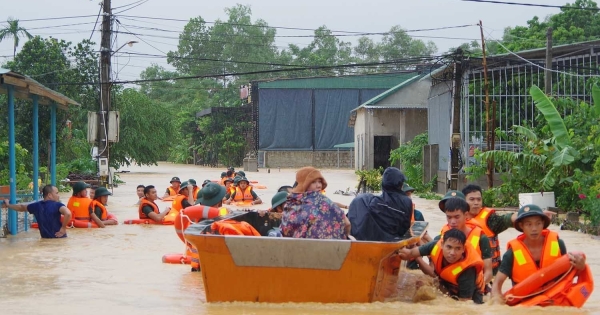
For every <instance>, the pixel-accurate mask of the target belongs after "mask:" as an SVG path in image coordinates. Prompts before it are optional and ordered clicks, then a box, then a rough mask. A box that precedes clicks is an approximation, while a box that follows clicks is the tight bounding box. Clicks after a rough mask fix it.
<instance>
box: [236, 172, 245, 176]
mask: <svg viewBox="0 0 600 315" xmlns="http://www.w3.org/2000/svg"><path fill="white" fill-rule="evenodd" d="M237 174H238V175H240V176H242V177H246V173H245V172H244V171H239V172H237Z"/></svg>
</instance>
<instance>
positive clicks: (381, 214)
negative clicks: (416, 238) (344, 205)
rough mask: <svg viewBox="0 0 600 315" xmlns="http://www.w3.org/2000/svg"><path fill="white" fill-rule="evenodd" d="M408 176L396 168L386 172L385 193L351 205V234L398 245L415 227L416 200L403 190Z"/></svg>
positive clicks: (364, 239) (383, 190)
mask: <svg viewBox="0 0 600 315" xmlns="http://www.w3.org/2000/svg"><path fill="white" fill-rule="evenodd" d="M405 181H406V176H404V174H403V173H402V172H401V171H400V170H399V169H397V168H395V167H388V168H386V169H385V171H384V172H383V179H382V182H381V190H382V194H381V195H380V196H374V195H372V194H361V195H359V196H357V197H356V198H355V199H354V200H353V201H352V203H350V206H349V210H348V219H349V220H350V224H351V226H352V230H351V232H350V234H351V235H352V236H354V237H355V238H356V239H357V240H360V241H378V242H396V241H398V240H400V238H401V237H402V236H403V235H404V234H406V232H407V231H408V229H409V228H410V224H411V222H410V221H411V217H412V211H413V210H412V200H411V199H410V198H409V197H408V196H407V195H406V194H405V193H404V191H402V185H403V184H404V182H405Z"/></svg>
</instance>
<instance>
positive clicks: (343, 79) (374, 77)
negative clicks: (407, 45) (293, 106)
mask: <svg viewBox="0 0 600 315" xmlns="http://www.w3.org/2000/svg"><path fill="white" fill-rule="evenodd" d="M415 76H418V74H417V72H399V73H386V74H370V75H348V76H336V77H311V78H298V79H282V80H275V81H268V82H259V83H258V88H259V89H389V88H392V87H394V86H396V85H398V84H400V83H402V82H405V81H406V80H409V79H412V78H414V77H415Z"/></svg>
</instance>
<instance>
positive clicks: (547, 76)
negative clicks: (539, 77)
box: [544, 27, 552, 94]
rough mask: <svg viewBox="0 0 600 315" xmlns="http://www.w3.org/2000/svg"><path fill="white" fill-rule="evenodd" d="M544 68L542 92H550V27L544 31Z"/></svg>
mask: <svg viewBox="0 0 600 315" xmlns="http://www.w3.org/2000/svg"><path fill="white" fill-rule="evenodd" d="M545 68H546V70H544V92H545V93H546V94H551V93H552V71H550V70H552V27H549V28H548V30H547V31H546V67H545Z"/></svg>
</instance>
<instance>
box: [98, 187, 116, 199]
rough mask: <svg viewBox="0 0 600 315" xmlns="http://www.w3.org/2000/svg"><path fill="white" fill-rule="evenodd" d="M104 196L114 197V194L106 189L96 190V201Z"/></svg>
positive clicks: (99, 188)
mask: <svg viewBox="0 0 600 315" xmlns="http://www.w3.org/2000/svg"><path fill="white" fill-rule="evenodd" d="M102 196H112V193H111V192H110V191H108V189H106V188H105V187H98V188H96V192H95V193H94V199H96V198H98V197H102Z"/></svg>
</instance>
